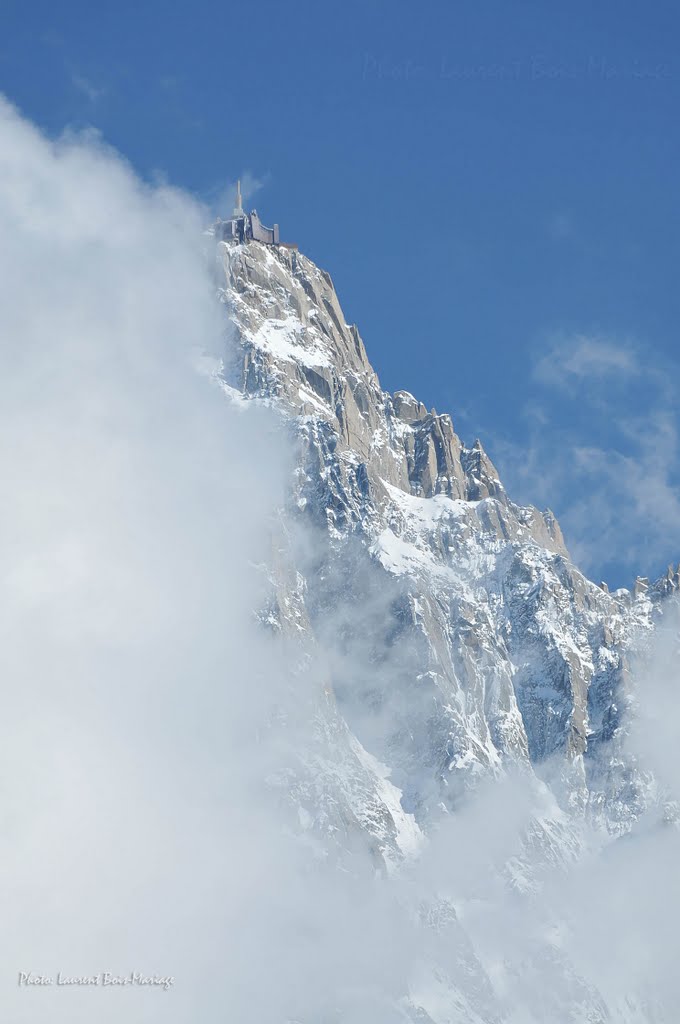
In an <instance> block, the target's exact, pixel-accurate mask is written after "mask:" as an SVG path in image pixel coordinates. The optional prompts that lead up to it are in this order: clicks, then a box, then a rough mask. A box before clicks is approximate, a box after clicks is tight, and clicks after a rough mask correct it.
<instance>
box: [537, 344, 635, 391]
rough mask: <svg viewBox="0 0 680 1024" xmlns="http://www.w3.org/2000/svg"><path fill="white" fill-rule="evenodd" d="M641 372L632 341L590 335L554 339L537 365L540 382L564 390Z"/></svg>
mask: <svg viewBox="0 0 680 1024" xmlns="http://www.w3.org/2000/svg"><path fill="white" fill-rule="evenodd" d="M639 372H640V364H639V360H638V355H637V353H636V351H635V348H634V347H633V345H632V344H631V343H630V342H621V341H617V340H615V339H612V338H604V337H599V336H592V335H587V334H576V335H573V336H569V337H566V338H564V337H562V338H556V339H553V340H552V341H551V342H549V343H548V345H547V352H545V353H542V354H541V355H540V356H539V358H538V360H537V361H536V363H535V364H534V376H535V377H536V378H537V379H538V380H540V381H542V382H544V383H547V384H551V385H553V386H557V387H564V388H570V387H578V386H580V385H582V384H583V382H591V383H592V382H595V383H599V382H602V381H604V380H607V379H610V378H611V377H617V376H623V377H631V376H635V375H637V374H638V373H639Z"/></svg>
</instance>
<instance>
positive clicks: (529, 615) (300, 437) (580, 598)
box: [217, 242, 678, 1021]
mask: <svg viewBox="0 0 680 1024" xmlns="http://www.w3.org/2000/svg"><path fill="white" fill-rule="evenodd" d="M217 261H218V268H219V276H220V289H221V297H222V299H223V301H224V303H225V306H226V311H227V314H228V318H229V323H230V329H231V331H232V341H233V346H232V353H233V354H232V357H231V359H230V360H229V361H228V363H227V364H226V365H225V367H224V369H223V372H222V381H223V386H224V387H225V388H226V389H227V390H228V391H230V392H232V393H239V394H240V395H241V396H245V397H246V398H247V399H250V400H254V401H261V402H267V403H269V404H272V405H274V406H275V407H277V408H278V409H280V410H281V412H282V413H283V414H284V416H285V418H286V422H287V423H288V424H289V427H290V429H291V431H293V433H294V435H295V438H296V444H297V446H298V452H299V457H298V463H297V467H296V471H295V474H294V480H293V481H292V483H291V494H290V503H289V507H288V509H287V510H286V514H285V524H286V525H285V528H284V531H283V532H284V533H285V541H282V542H281V543H279V544H278V546H277V550H278V556H277V559H276V560H275V564H274V563H273V564H272V567H271V578H272V587H273V594H272V602H271V606H270V608H269V609H268V611H267V620H268V622H269V623H270V625H272V626H273V627H274V628H275V629H277V630H280V631H281V632H282V633H283V634H284V635H289V636H290V637H294V638H295V640H296V642H300V643H301V644H302V646H304V648H305V650H307V652H314V651H316V652H317V653H318V652H322V656H321V660H322V662H323V669H322V671H321V672H320V678H321V680H322V681H321V682H320V685H319V693H320V696H319V705H318V716H317V721H318V722H319V723H321V724H320V725H319V748H318V749H319V751H321V749H322V748H323V751H324V753H323V754H322V755H321V754H319V757H317V758H316V759H313V760H314V766H313V767H311V761H310V760H308V763H307V769H308V770H307V774H306V775H305V771H304V770H303V771H302V779H303V780H302V781H297V782H296V783H295V787H294V793H295V798H296V799H297V800H298V801H299V802H300V805H301V806H302V805H304V807H305V815H306V816H307V817H306V820H309V821H313V822H314V825H313V826H312V827H316V826H320V827H322V828H323V827H324V825H328V823H329V822H333V825H332V827H333V828H334V829H338V830H339V832H340V833H341V834H342V835H344V836H345V837H346V838H347V837H349V836H350V834H352V833H356V834H357V835H363V836H364V837H368V841H369V843H370V845H371V847H372V849H373V852H374V856H375V857H376V858H377V860H378V861H381V862H384V863H387V865H388V866H389V865H390V864H391V865H396V864H398V863H399V862H400V860H401V859H402V858H403V857H405V856H406V857H408V856H410V855H411V854H412V853H413V851H414V850H415V849H417V847H418V845H419V843H421V842H422V839H423V836H424V835H425V836H426V835H427V834H428V831H429V830H430V829H431V828H432V827H433V823H434V822H436V821H437V820H440V819H441V816H442V815H444V816H446V815H447V814H448V813H450V812H451V811H455V810H456V809H457V807H458V806H459V804H460V801H461V799H462V798H463V797H464V796H465V794H466V793H467V792H469V791H470V789H471V788H472V787H474V786H475V785H476V784H477V783H478V782H479V780H480V779H481V778H483V777H485V776H487V775H488V774H489V773H490V774H494V775H498V774H502V773H503V772H504V771H505V770H506V769H511V768H513V767H514V768H516V769H518V770H519V771H520V773H523V774H524V775H529V776H531V777H533V776H534V775H536V776H538V777H539V778H541V779H543V780H544V781H545V782H546V783H547V784H548V786H549V788H550V793H551V794H552V797H553V798H554V800H555V803H554V807H553V812H551V814H550V815H548V816H547V817H546V818H545V819H544V820H541V821H537V822H536V830H535V835H534V836H533V839H532V842H533V843H534V845H535V846H538V847H539V848H541V849H542V851H543V852H542V854H541V855H542V856H544V857H546V858H552V859H555V858H557V859H559V858H565V857H566V858H568V857H570V856H572V854H573V848H574V845H575V844H576V843H577V840H576V839H575V835H576V833H575V831H574V823H575V822H577V821H579V820H584V819H585V820H588V821H590V822H591V823H594V824H595V825H597V826H599V827H602V828H604V829H605V830H607V831H609V832H610V833H613V834H620V833H622V832H625V831H627V830H628V829H629V828H630V827H631V825H632V824H633V823H634V821H635V820H636V818H637V817H638V816H639V814H640V813H641V812H642V810H643V809H644V808H646V807H648V806H649V803H650V801H651V795H650V794H651V791H652V790H651V786H650V780H649V778H648V777H647V776H646V775H645V774H644V773H643V772H642V771H640V770H639V769H638V768H637V767H636V766H635V765H634V764H633V763H631V762H629V761H628V760H627V759H626V757H625V756H624V755H623V754H622V753H621V742H622V730H621V727H620V722H619V710H618V709H619V707H621V706H622V704H623V703H625V700H626V692H627V665H628V658H629V653H630V650H631V648H632V647H633V645H634V644H635V643H636V642H637V641H638V640H639V637H640V636H644V634H645V632H646V631H648V630H649V628H650V625H651V623H652V621H653V617H654V608H655V602H658V600H660V599H661V598H662V597H663V596H665V595H667V594H668V593H674V592H675V591H676V590H677V587H678V576H677V574H675V573H673V572H671V573H669V576H668V577H667V578H666V579H664V580H663V581H661V582H660V583H659V584H657V585H656V586H655V587H652V588H649V589H648V588H647V587H645V586H644V585H640V586H639V587H637V588H636V592H635V593H633V594H631V593H629V592H628V591H618V592H616V593H614V594H610V593H608V592H607V591H606V589H603V588H600V587H598V586H596V585H595V584H593V583H592V582H590V581H589V580H587V579H586V578H585V577H584V576H583V574H582V573H581V572H579V570H578V569H577V568H576V567H575V566H574V565H573V563H572V562H571V560H570V558H569V554H568V552H567V550H566V548H565V544H564V540H563V537H562V534H561V531H560V528H559V525H558V523H557V522H556V520H555V517H554V516H553V515H552V513H550V512H549V511H546V512H539V511H538V510H537V509H535V508H532V507H526V506H518V505H516V504H515V503H513V502H512V500H511V499H510V497H509V496H508V494H507V493H506V491H505V489H504V487H503V485H502V483H501V481H500V480H499V477H498V473H497V472H496V469H495V467H494V466H493V464H492V462H491V460H490V459H489V457H488V456H487V454H486V453H485V451H484V449H483V447H482V445H481V443H480V442H479V441H476V442H475V443H474V444H473V445H472V447H467V446H466V445H465V444H463V442H462V441H461V440H460V438H459V437H458V435H457V434H456V432H455V429H454V425H453V423H452V420H451V417H450V416H449V415H447V414H438V413H436V412H435V411H434V410H430V411H428V410H427V409H426V408H425V406H424V405H423V404H422V403H421V402H419V401H418V400H417V399H416V398H414V397H413V396H412V395H411V394H409V393H408V392H406V391H398V392H396V393H395V394H388V393H387V392H385V391H383V390H382V389H381V387H380V384H379V381H378V379H377V377H376V374H375V372H374V371H373V369H372V368H371V365H370V363H369V361H368V358H367V355H366V350H365V348H364V344H363V342H362V339H361V337H360V335H359V332H358V330H357V328H356V327H355V326H353V325H350V324H347V323H346V322H345V318H344V316H343V313H342V310H341V308H340V305H339V302H338V298H337V296H336V294H335V290H334V288H333V283H332V281H331V278H330V277H329V275H328V274H327V273H326V272H325V271H322V270H320V269H319V268H318V267H316V266H315V265H314V264H313V263H312V262H311V261H310V260H308V259H307V258H306V257H305V256H303V255H301V254H300V253H298V252H296V251H291V250H287V249H282V248H272V247H268V246H264V245H261V244H258V243H254V242H251V243H249V244H246V245H237V244H234V243H220V244H218V245H217ZM296 524H298V525H300V526H303V527H304V528H303V529H302V530H300V531H299V533H300V536H299V537H298V531H296ZM310 538H312V540H311V541H310ZM275 546H276V545H275ZM322 693H323V696H322V695H321V694H322ZM331 749H332V751H333V753H332V754H329V751H330V750H331ZM322 762H323V763H324V764H325V766H326V769H325V770H322V769H321V768H320V765H321V764H322ZM331 762H332V764H331ZM329 765H330V767H329ZM320 801H321V804H322V805H323V808H324V809H323V810H322V811H319V806H320ZM514 884H516V885H518V886H519V887H520V888H522V886H525V887H527V886H528V887H529V888H530V887H531V884H532V883H531V881H530V880H529V881H527V880H526V879H525V880H524V881H515V883H514ZM454 917H455V915H454ZM451 927H453V925H451ZM456 927H457V926H456ZM470 956H471V957H472V959H474V957H473V954H472V953H470ZM471 962H472V961H471ZM474 962H475V964H476V967H475V969H474V971H477V972H478V975H479V978H478V981H479V979H480V978H481V979H482V981H479V986H481V987H479V988H478V990H477V995H476V996H474V998H473V996H470V1001H469V1007H468V1009H469V1013H468V1010H466V1011H465V1012H466V1013H468V1016H465V1015H464V1014H463V1013H462V1011H461V1015H460V1016H456V1017H455V1018H454V1017H451V1018H448V1017H441V1018H438V1017H437V1016H436V1015H434V1016H433V1017H432V1018H430V1017H427V1016H423V1017H413V1018H409V1019H421V1020H430V1019H437V1020H439V1019H441V1020H448V1019H451V1020H453V1019H455V1020H457V1021H458V1020H470V1021H472V1020H479V1021H482V1020H483V1021H491V1020H501V1019H506V1018H505V1017H504V1016H503V1014H502V1011H501V1009H499V1006H498V1005H496V1004H495V1003H494V1004H493V1005H494V1006H495V1009H494V1008H493V1007H491V1003H489V1005H488V1006H487V1007H486V1009H485V1010H480V1009H479V1005H477V1004H475V999H477V1000H479V999H481V998H482V996H481V995H480V994H479V993H480V992H481V991H482V989H483V990H484V991H485V992H486V993H487V994H486V995H485V996H484V997H483V998H484V999H491V997H490V996H489V994H488V991H487V988H488V981H487V979H485V976H484V972H483V970H482V967H481V966H480V965H479V963H478V962H477V961H476V960H475V961H474ZM556 970H557V968H556ZM474 971H472V973H471V974H470V973H468V975H467V977H468V982H469V981H470V978H471V977H472V974H474ZM462 984H463V982H462V981H461V980H460V979H458V981H457V982H456V983H455V985H453V982H452V985H453V987H454V988H455V987H456V985H457V986H458V988H457V989H456V990H457V991H460V986H461V985H462ZM574 984H576V983H574ZM485 986H487V988H485ZM579 991H580V990H579ZM466 998H467V997H466ZM574 998H576V996H574ZM588 998H590V997H588ZM578 999H580V1000H583V999H585V996H583V993H582V992H581V994H580V995H579V996H578ZM577 1001H578V1000H577ZM492 1002H493V1000H492ZM591 1003H592V1006H591V1010H592V1016H589V1017H588V1018H587V1019H588V1020H591V1021H598V1020H606V1019H608V1018H607V1017H606V1015H605V1014H606V1010H601V1009H599V1010H598V1008H597V1007H598V1006H599V1004H598V1001H597V998H595V997H594V996H593V997H592V999H591ZM423 1005H424V1004H423ZM461 1005H462V1004H461ZM475 1005H476V1006H477V1009H474V1006H475ZM579 1005H585V1004H584V1003H579ZM589 1005H590V1004H589ZM490 1007H491V1008H490ZM478 1011H479V1014H478V1015H475V1014H477V1013H478ZM409 1012H411V1011H409ZM413 1012H414V1013H415V1011H413ZM419 1012H421V1013H424V1012H425V1011H424V1010H423V1009H422V1007H421V1009H420V1011H419ZM598 1014H599V1015H598ZM395 1019H396V1018H395ZM546 1019H547V1018H546ZM551 1019H555V1020H556V1019H563V1018H562V1017H559V1018H558V1017H557V1016H555V1017H552V1018H551ZM564 1019H567V1018H566V1017H565V1018H564ZM569 1019H571V1018H569ZM574 1019H575V1018H574ZM583 1019H586V1018H585V1017H584V1018H583ZM631 1019H632V1018H631Z"/></svg>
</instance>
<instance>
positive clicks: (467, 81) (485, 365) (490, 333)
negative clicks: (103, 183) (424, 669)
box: [0, 0, 680, 586]
mask: <svg viewBox="0 0 680 1024" xmlns="http://www.w3.org/2000/svg"><path fill="white" fill-rule="evenodd" d="M2 21H3V32H2V37H1V39H0V90H2V91H3V92H4V93H5V94H6V95H7V96H8V97H9V98H10V99H11V100H12V101H13V102H14V103H16V104H17V105H18V106H19V108H20V109H21V110H22V111H23V112H24V113H25V114H26V115H27V116H28V117H30V118H31V119H33V120H34V121H36V122H37V123H38V124H39V125H40V126H41V127H43V128H44V129H46V130H47V131H48V132H49V133H50V134H58V133H59V132H61V131H62V130H64V128H66V127H71V128H76V129H77V128H83V127H86V126H89V125H92V126H94V127H96V128H97V129H98V130H100V131H101V133H102V135H103V136H104V138H105V139H106V140H107V141H108V142H109V143H111V144H112V145H113V146H115V147H116V148H117V149H119V150H120V151H121V152H122V153H123V154H125V156H126V157H127V158H128V159H129V160H130V161H131V163H132V164H133V165H134V167H135V168H136V169H137V170H138V171H140V172H141V173H142V174H144V175H146V176H148V177H153V176H156V175H162V176H165V177H167V178H168V179H169V180H170V181H172V182H173V183H174V184H177V185H180V186H182V187H184V188H187V189H189V190H191V191H193V192H195V193H197V194H199V195H200V196H202V197H204V198H208V199H210V200H212V201H216V200H217V197H219V196H220V195H221V193H222V192H223V190H224V188H225V186H227V185H228V184H229V183H230V182H233V181H234V179H235V178H236V177H238V176H239V175H244V174H246V173H247V174H249V175H250V176H252V177H253V178H254V179H255V180H256V181H258V182H260V183H261V185H260V188H259V189H258V190H257V193H256V195H255V196H254V197H253V203H254V205H256V206H257V208H258V210H259V212H260V214H261V216H262V218H263V220H264V221H265V223H271V222H273V221H274V220H276V221H278V222H279V223H280V225H281V232H282V237H283V238H285V239H288V240H292V241H296V242H298V243H299V245H300V247H301V248H302V249H303V250H304V251H305V252H306V253H307V254H308V255H309V256H311V257H312V258H313V259H314V260H316V261H317V262H318V263H320V264H321V265H322V266H324V267H326V268H327V269H329V270H330V272H331V273H332V275H333V279H334V281H335V284H336V287H337V289H338V292H339V295H340V299H341V301H342V303H343V306H344V309H345V312H346V314H347V317H348V319H351V320H353V321H356V322H357V323H358V325H359V328H360V330H361V332H362V335H363V337H364V339H365V342H366V345H367V349H368V352H369V355H370V357H371V359H372V361H373V364H374V366H375V367H376V369H377V370H378V372H379V374H380V377H381V380H382V383H383V385H384V386H385V387H387V388H389V389H391V390H394V389H396V388H400V387H401V388H406V389H407V390H409V391H412V392H413V393H415V394H416V395H417V396H418V397H419V398H421V399H422V400H424V401H425V402H426V403H427V404H428V405H433V406H436V408H437V409H438V410H440V411H450V412H451V413H452V415H453V418H454V423H455V424H456V426H457V428H458V430H459V433H460V434H461V436H462V437H463V438H464V440H468V441H472V440H474V438H475V437H476V436H478V435H479V436H480V437H481V438H482V440H483V442H484V444H485V446H486V447H487V449H488V450H489V451H490V453H491V455H492V457H494V459H495V461H496V462H497V463H498V465H499V468H500V470H501V475H502V477H503V478H504V480H505V481H506V484H507V486H508V488H509V489H510V490H511V493H512V494H513V496H515V497H516V498H518V499H520V500H527V501H529V500H531V501H534V502H535V503H537V504H539V505H541V506H543V505H550V506H551V507H552V508H553V509H554V510H555V511H556V512H557V514H558V515H559V516H560V519H561V520H562V523H563V526H564V527H565V532H566V534H567V540H568V543H569V544H570V546H571V548H572V550H573V551H574V553H575V555H576V557H577V560H579V561H580V562H581V563H582V564H583V565H584V566H585V568H586V569H587V570H588V572H589V573H591V574H592V575H595V576H598V578H600V577H603V578H605V579H607V580H608V581H609V582H610V584H611V585H613V586H615V585H620V584H628V583H629V582H630V580H631V578H632V577H633V576H634V575H635V573H636V572H640V573H641V574H643V575H644V574H649V575H655V574H658V573H659V572H660V571H662V570H663V569H664V568H665V566H666V565H667V564H668V562H670V561H672V560H674V561H678V559H679V558H680V491H679V488H678V483H679V477H680V474H679V472H678V466H679V464H678V453H677V438H678V415H677V408H676V406H677V401H676V398H675V394H674V388H673V386H672V384H673V382H674V380H677V361H676V360H677V355H676V353H677V325H678V323H679V322H680V289H678V287H677V283H676V276H677V268H678V266H679V265H680V260H679V256H680V243H679V241H678V237H679V233H680V199H679V191H678V184H677V182H678V166H680V159H679V158H680V132H679V131H678V128H677V126H676V121H677V110H678V109H679V108H680V55H679V54H678V51H677V40H678V38H679V37H680V10H679V9H678V8H677V5H674V4H672V3H667V2H665V0H658V2H656V3H655V4H654V5H653V6H652V7H651V8H650V7H648V6H646V5H643V4H642V3H632V2H618V3H614V2H611V0H602V2H599V3H598V4H596V5H594V4H592V3H585V2H581V0H578V2H574V3H570V4H566V3H560V4H557V3H552V2H546V0H543V2H540V3H539V2H527V0H518V2H514V3H512V4H508V3H507V0H505V2H500V0H494V2H487V0H482V2H479V0H478V2H475V3H472V2H464V3H459V2H439V3H431V2H427V0H426V2H422V3H420V4H418V5H414V4H412V3H408V4H407V3H403V2H401V0H392V2H383V0H380V2H378V0H363V2H362V3H355V2H353V0H349V2H348V0H344V2H343V3H319V2H317V3H311V2H308V0H299V2H297V3H295V4H287V3H280V2H270V0H264V2H260V3H259V4H257V5H252V4H245V3H242V4H238V5H233V4H229V3H219V4H218V3H212V2H198V3H195V4H189V3H186V2H178V3H171V2H170V0H164V2H158V0H147V2H142V3H138V4H137V3H136V4H132V3H129V2H127V0H119V2H118V3H116V4H115V5H114V4H111V5H101V4H92V3H91V2H88V3H84V2H82V3H81V2H76V0H66V2H63V3H60V4H54V3H46V2H43V0H33V2H32V3H31V4H30V5H27V4H24V3H19V2H16V0H5V3H4V4H3V18H2Z"/></svg>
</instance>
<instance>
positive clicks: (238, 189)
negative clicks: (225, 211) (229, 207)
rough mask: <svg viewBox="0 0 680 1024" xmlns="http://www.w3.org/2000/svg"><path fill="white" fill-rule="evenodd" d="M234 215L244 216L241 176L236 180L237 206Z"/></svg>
mask: <svg viewBox="0 0 680 1024" xmlns="http://www.w3.org/2000/svg"><path fill="white" fill-rule="evenodd" d="M232 216H233V217H243V216H244V213H243V200H242V199H241V179H240V178H239V179H238V181H237V182H236V206H235V207H234V212H233V214H232Z"/></svg>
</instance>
